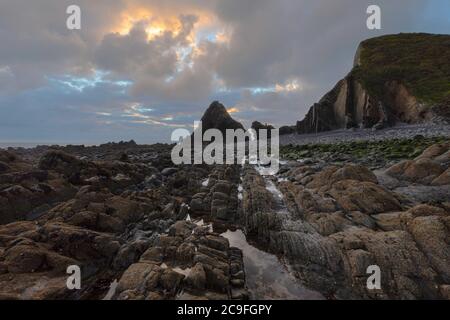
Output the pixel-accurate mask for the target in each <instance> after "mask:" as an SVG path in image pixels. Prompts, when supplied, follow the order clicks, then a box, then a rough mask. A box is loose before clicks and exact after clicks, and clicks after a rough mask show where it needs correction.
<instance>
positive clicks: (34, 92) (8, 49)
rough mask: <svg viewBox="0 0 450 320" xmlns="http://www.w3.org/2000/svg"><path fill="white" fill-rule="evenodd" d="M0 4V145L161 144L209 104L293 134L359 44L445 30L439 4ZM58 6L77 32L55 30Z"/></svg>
mask: <svg viewBox="0 0 450 320" xmlns="http://www.w3.org/2000/svg"><path fill="white" fill-rule="evenodd" d="M375 2H376V3H377V4H379V5H380V7H381V8H382V17H383V18H382V30H380V31H371V30H367V28H366V26H365V21H366V17H367V15H366V8H367V6H368V5H369V4H374V1H369V0H362V1H354V0H315V1H312V0H311V1H310V0H280V1H272V0H208V1H205V0H166V1H159V0H158V1H156V0H122V1H109V0H96V1H89V0H77V1H75V0H58V1H56V0H34V1H29V0H17V1H12V0H0V43H1V48H2V49H1V50H0V143H3V142H12V143H15V142H36V143H61V144H64V143H86V144H90V143H102V142H107V141H113V140H114V141H117V140H129V139H135V140H136V141H138V142H140V143H151V142H157V141H162V142H167V141H168V140H169V138H170V133H171V131H172V130H173V129H174V128H179V127H187V128H190V127H191V126H192V125H193V122H194V121H195V120H198V119H200V118H201V116H202V113H203V112H204V110H205V109H206V108H207V107H208V105H209V104H210V103H211V102H212V101H214V100H220V101H221V102H222V103H223V104H225V105H226V107H227V108H228V110H229V112H230V113H232V114H233V117H234V118H236V119H237V120H239V121H242V122H243V123H244V125H246V126H249V125H250V124H251V122H252V121H254V120H258V121H260V122H267V123H271V124H274V125H275V126H280V125H287V124H294V123H295V121H296V120H300V119H301V118H302V117H303V116H304V114H305V112H306V111H307V110H308V108H309V107H310V106H311V105H312V104H313V103H314V102H316V101H317V100H318V99H320V98H321V96H322V95H323V94H325V93H326V92H327V91H328V90H330V89H331V88H332V87H333V86H334V84H335V83H336V82H337V81H338V80H339V79H341V78H343V77H344V76H345V75H346V74H347V73H348V72H349V71H350V70H351V67H352V62H353V55H354V53H355V50H356V47H357V45H358V44H359V42H360V41H362V40H364V39H367V38H370V37H375V36H379V35H382V34H388V33H399V32H430V33H449V30H450V18H449V17H450V4H449V1H448V0H409V1H406V0H405V1H401V0H398V1H392V0H379V1H375ZM70 4H77V5H79V6H80V7H81V10H82V29H81V30H68V29H67V28H66V18H67V14H66V13H65V11H66V8H67V6H68V5H70Z"/></svg>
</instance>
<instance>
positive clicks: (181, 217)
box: [0, 135, 450, 300]
mask: <svg viewBox="0 0 450 320" xmlns="http://www.w3.org/2000/svg"><path fill="white" fill-rule="evenodd" d="M448 137H449V136H448V135H447V136H446V137H441V138H426V137H425V136H424V137H419V138H417V137H416V138H412V139H409V140H407V143H406V142H405V150H406V151H405V152H404V153H401V154H400V155H397V156H396V157H393V158H390V159H388V160H386V161H378V160H377V161H371V160H370V159H369V158H371V157H367V156H364V155H363V157H355V156H354V152H355V150H354V148H355V146H352V144H351V143H350V144H345V143H343V144H342V146H341V147H340V148H341V149H337V150H322V149H320V148H323V147H322V146H320V147H317V148H319V149H320V152H319V153H318V152H315V151H314V152H313V151H311V150H315V149H314V148H316V146H312V145H311V149H310V150H308V152H309V153H303V154H302V153H301V152H303V151H304V150H300V151H299V150H298V149H296V148H298V146H295V145H286V146H284V147H283V148H284V149H283V151H284V152H282V155H283V156H286V157H285V159H284V160H283V161H282V163H281V169H280V172H279V173H278V175H277V176H272V177H263V176H261V175H260V174H259V172H258V167H257V166H256V167H255V166H250V165H246V166H234V165H233V166H219V165H216V166H206V165H193V166H185V165H182V166H177V167H174V166H173V165H172V163H171V160H170V150H171V146H170V145H163V144H157V145H151V146H139V145H136V144H135V143H133V142H130V143H120V144H106V145H102V146H98V147H84V146H67V147H38V148H34V149H9V150H1V151H0V170H1V172H0V203H1V206H0V208H1V209H0V224H1V225H0V298H1V299H103V298H104V297H105V296H107V298H108V299H151V300H156V299H249V298H251V297H254V296H255V294H254V292H252V290H255V289H254V288H255V286H256V285H257V286H262V289H264V288H263V287H264V286H269V287H270V286H272V285H271V284H270V282H267V283H263V282H261V280H260V278H258V279H257V280H254V277H253V278H252V277H249V276H248V274H247V273H248V272H252V271H249V270H248V269H247V268H250V266H249V265H247V266H246V265H245V263H244V262H245V261H247V263H249V262H248V261H249V260H248V259H247V260H246V257H245V256H244V255H243V252H244V253H246V252H248V251H246V250H244V251H242V250H240V249H238V248H235V247H232V246H231V245H230V241H229V239H227V238H226V237H225V235H226V234H229V232H227V230H231V231H233V232H234V231H235V230H242V231H243V232H244V233H245V236H246V237H247V239H248V241H249V242H251V243H252V244H256V247H257V249H258V250H260V251H261V256H262V257H266V258H267V259H273V258H269V256H266V255H265V253H267V254H272V255H274V256H276V257H278V258H279V259H280V261H282V263H281V264H283V263H285V264H286V266H285V268H286V270H288V271H289V273H291V274H292V275H293V276H294V277H295V278H296V279H297V280H296V281H298V287H296V286H297V285H292V283H295V281H294V282H293V281H291V280H287V281H288V282H285V283H286V285H285V287H287V288H291V290H290V293H286V292H285V293H280V291H278V292H276V291H277V290H273V292H270V293H268V296H265V297H266V298H273V299H276V298H279V297H280V295H281V296H284V297H286V296H290V294H292V293H293V292H294V295H295V294H296V293H295V292H297V291H298V290H306V291H301V292H311V293H310V294H309V296H310V297H315V298H319V297H325V298H328V299H358V298H363V299H388V298H389V299H430V298H431V299H450V245H449V244H450V241H449V239H450V174H449V172H450V169H449V166H450V142H449V138H448ZM417 139H419V140H420V141H418V140H417ZM436 139H437V140H436ZM373 143H375V144H380V145H381V147H382V148H384V149H386V148H387V147H386V145H384V144H383V143H389V142H386V141H380V142H373ZM395 144H397V142H395ZM410 145H414V146H416V148H417V147H418V146H420V149H418V150H412V151H411V150H410V149H408V148H409V146H410ZM319 149H318V150H319ZM384 149H383V150H384ZM397 149H398V148H397ZM356 150H357V149H356ZM374 150H375V149H374ZM386 150H388V151H389V149H388V148H387V149H386ZM299 152H300V153H299ZM380 157H385V154H382V155H381V156H380ZM368 159H369V160H368ZM231 231H230V232H231ZM245 246H247V245H245ZM242 248H244V246H243V247H242ZM244 249H245V248H244ZM247 249H248V248H247ZM247 258H248V257H247ZM258 263H260V262H258ZM373 264H376V265H378V266H379V267H380V269H381V272H382V277H381V279H382V280H381V282H382V289H381V290H375V291H374V290H368V289H367V287H366V279H367V274H366V269H367V267H368V266H369V265H373ZM69 265H79V266H80V267H81V270H82V289H81V290H74V291H72V290H69V289H67V287H66V279H67V276H68V275H67V273H66V269H67V266H69ZM261 268H262V266H261ZM269 268H270V267H269ZM272 268H275V267H274V266H273V264H272ZM277 268H278V267H277ZM253 270H254V269H253ZM275 271H276V270H275V269H274V272H275ZM268 272H269V273H270V269H269V270H268ZM277 272H281V273H283V272H285V271H283V270H281V269H280V270H278V271H277ZM252 276H253V274H252ZM288 278H289V277H288ZM115 280H117V281H115ZM249 281H250V282H249ZM111 285H112V287H111V288H112V289H111V288H110V286H111ZM292 286H294V289H292V288H293V287H292ZM302 288H304V289H302ZM297 296H298V294H297ZM302 297H308V295H307V294H305V296H302V295H301V294H300V298H302Z"/></svg>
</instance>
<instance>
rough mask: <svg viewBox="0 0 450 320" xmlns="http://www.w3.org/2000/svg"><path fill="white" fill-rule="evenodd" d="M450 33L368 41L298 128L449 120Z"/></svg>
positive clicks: (300, 130) (309, 129)
mask: <svg viewBox="0 0 450 320" xmlns="http://www.w3.org/2000/svg"><path fill="white" fill-rule="evenodd" d="M449 61H450V36H448V35H431V34H399V35H389V36H383V37H378V38H374V39H369V40H366V41H363V42H362V43H361V44H360V46H359V48H358V50H357V53H356V56H355V64H354V67H353V70H352V71H351V72H350V73H349V74H348V75H347V76H346V77H345V78H344V79H343V80H341V81H339V82H338V83H337V84H336V86H335V87H334V88H333V89H332V90H331V91H330V92H328V93H327V94H326V95H325V96H324V97H323V98H322V99H321V100H320V101H319V102H318V103H316V104H314V105H313V106H312V107H311V109H310V110H309V112H308V113H307V115H306V116H305V118H304V120H302V121H299V122H297V125H296V131H297V133H317V132H322V131H329V130H336V129H344V128H354V127H361V128H373V129H381V128H383V127H385V126H391V125H394V124H395V123H398V122H403V123H411V124H413V123H423V122H449V120H450V94H449V92H450V91H449V90H450V85H449V84H450V62H449Z"/></svg>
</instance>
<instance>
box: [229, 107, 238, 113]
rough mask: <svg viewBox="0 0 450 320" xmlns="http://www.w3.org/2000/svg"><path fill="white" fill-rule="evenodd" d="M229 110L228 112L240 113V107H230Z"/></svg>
mask: <svg viewBox="0 0 450 320" xmlns="http://www.w3.org/2000/svg"><path fill="white" fill-rule="evenodd" d="M227 111H228V113H238V112H239V109H238V108H230V109H227Z"/></svg>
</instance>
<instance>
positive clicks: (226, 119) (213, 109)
mask: <svg viewBox="0 0 450 320" xmlns="http://www.w3.org/2000/svg"><path fill="white" fill-rule="evenodd" d="M201 121H202V128H203V132H205V131H206V130H208V129H218V130H220V131H221V132H222V133H223V134H225V132H226V130H227V129H233V130H236V129H243V130H244V126H243V125H242V124H241V123H239V122H237V121H236V120H234V119H233V118H232V117H231V116H230V114H229V113H228V111H227V109H226V108H225V107H224V106H223V105H222V104H221V103H220V102H218V101H214V102H213V103H212V104H211V105H210V106H209V108H208V109H207V110H206V111H205V113H204V114H203V117H202V119H201Z"/></svg>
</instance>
